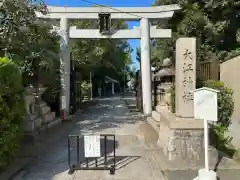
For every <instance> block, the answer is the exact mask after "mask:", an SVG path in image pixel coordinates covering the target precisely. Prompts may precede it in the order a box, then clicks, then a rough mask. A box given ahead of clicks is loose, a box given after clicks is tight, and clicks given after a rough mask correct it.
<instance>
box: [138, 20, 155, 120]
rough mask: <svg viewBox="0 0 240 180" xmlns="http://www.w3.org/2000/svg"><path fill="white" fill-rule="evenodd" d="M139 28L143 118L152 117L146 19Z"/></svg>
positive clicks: (147, 25) (148, 28)
mask: <svg viewBox="0 0 240 180" xmlns="http://www.w3.org/2000/svg"><path fill="white" fill-rule="evenodd" d="M140 27H141V79H142V99H143V113H144V115H145V116H151V115H152V79H151V61H150V24H149V20H148V19H147V18H142V19H141V21H140Z"/></svg>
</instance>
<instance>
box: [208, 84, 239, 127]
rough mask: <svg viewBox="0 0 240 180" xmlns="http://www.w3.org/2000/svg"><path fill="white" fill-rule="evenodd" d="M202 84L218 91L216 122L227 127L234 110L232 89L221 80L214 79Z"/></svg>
mask: <svg viewBox="0 0 240 180" xmlns="http://www.w3.org/2000/svg"><path fill="white" fill-rule="evenodd" d="M204 86H205V87H209V88H212V89H217V90H219V91H220V92H219V93H218V124H219V125H221V126H223V127H225V128H226V129H228V127H229V126H230V125H231V116H232V113H233V110H234V102H233V98H232V96H233V91H232V89H230V88H227V87H225V86H224V83H223V82H220V81H214V80H209V81H206V82H204Z"/></svg>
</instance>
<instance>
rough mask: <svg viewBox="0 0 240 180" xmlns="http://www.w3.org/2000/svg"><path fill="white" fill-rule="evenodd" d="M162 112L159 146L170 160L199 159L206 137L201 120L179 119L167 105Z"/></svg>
mask: <svg viewBox="0 0 240 180" xmlns="http://www.w3.org/2000/svg"><path fill="white" fill-rule="evenodd" d="M160 114H161V120H160V128H159V139H158V146H159V147H160V148H161V149H162V150H163V153H164V154H165V155H166V157H168V160H176V159H179V160H193V161H197V160H199V158H200V155H201V154H202V152H203V138H204V136H203V125H202V123H201V121H198V120H194V119H183V118H181V119H178V118H177V117H176V116H175V115H174V114H172V113H171V112H170V111H168V109H167V108H166V107H162V110H161V112H160Z"/></svg>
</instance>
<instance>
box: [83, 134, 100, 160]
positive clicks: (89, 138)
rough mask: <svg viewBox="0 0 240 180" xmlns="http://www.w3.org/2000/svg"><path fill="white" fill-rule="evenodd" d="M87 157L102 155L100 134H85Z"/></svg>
mask: <svg viewBox="0 0 240 180" xmlns="http://www.w3.org/2000/svg"><path fill="white" fill-rule="evenodd" d="M84 152H85V157H101V150H100V135H86V136H84Z"/></svg>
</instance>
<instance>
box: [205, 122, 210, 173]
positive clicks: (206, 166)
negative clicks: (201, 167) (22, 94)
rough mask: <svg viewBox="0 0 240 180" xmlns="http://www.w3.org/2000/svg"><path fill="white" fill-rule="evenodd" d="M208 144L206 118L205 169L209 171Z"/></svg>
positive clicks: (206, 123)
mask: <svg viewBox="0 0 240 180" xmlns="http://www.w3.org/2000/svg"><path fill="white" fill-rule="evenodd" d="M208 144H209V141H208V121H207V120H206V119H204V145H205V146H204V147H205V170H206V171H207V172H208V171H209V157H208Z"/></svg>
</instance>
